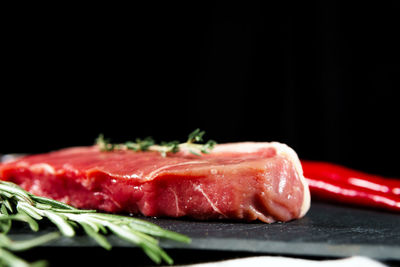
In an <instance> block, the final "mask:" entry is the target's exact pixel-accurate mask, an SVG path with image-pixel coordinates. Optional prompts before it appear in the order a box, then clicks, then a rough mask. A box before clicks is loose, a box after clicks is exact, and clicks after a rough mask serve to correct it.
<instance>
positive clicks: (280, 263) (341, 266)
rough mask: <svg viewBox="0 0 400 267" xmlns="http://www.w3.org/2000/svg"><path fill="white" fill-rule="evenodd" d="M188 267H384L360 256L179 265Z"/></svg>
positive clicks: (251, 258) (266, 258) (249, 259)
mask: <svg viewBox="0 0 400 267" xmlns="http://www.w3.org/2000/svg"><path fill="white" fill-rule="evenodd" d="M180 266H182V267H183V266H188V267H189V266H190V267H243V266H245V267H275V266H277V267H358V266H359V267H384V266H386V265H384V264H382V263H381V262H379V261H375V260H373V259H370V258H367V257H361V256H354V257H349V258H344V259H335V260H306V259H298V258H290V257H278V256H257V257H247V258H240V259H232V260H225V261H217V262H209V263H200V264H191V265H180Z"/></svg>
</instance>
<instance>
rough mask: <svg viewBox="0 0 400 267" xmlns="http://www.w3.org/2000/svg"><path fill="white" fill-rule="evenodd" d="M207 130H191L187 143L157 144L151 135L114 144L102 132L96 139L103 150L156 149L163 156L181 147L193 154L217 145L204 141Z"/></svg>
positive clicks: (206, 150) (205, 152)
mask: <svg viewBox="0 0 400 267" xmlns="http://www.w3.org/2000/svg"><path fill="white" fill-rule="evenodd" d="M204 134H205V131H201V130H200V129H196V130H194V131H193V132H191V133H190V134H189V136H188V139H187V140H186V142H185V143H180V142H179V141H171V142H161V143H160V144H157V143H156V142H155V140H154V139H153V138H151V137H146V138H144V139H140V138H136V139H135V141H128V142H125V143H122V144H113V143H111V142H110V140H108V139H105V138H104V135H102V134H100V135H99V137H97V139H96V145H97V146H98V147H99V149H100V150H101V151H114V150H133V151H156V152H159V153H161V155H162V156H163V157H166V156H167V153H177V152H179V151H180V150H181V149H184V148H185V149H188V150H189V151H190V152H191V153H192V154H195V155H198V156H199V155H201V153H203V154H207V153H210V151H211V150H212V149H213V147H214V146H215V144H216V142H215V141H213V140H209V141H207V142H206V143H200V142H203V136H204Z"/></svg>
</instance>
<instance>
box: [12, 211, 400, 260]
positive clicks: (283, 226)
mask: <svg viewBox="0 0 400 267" xmlns="http://www.w3.org/2000/svg"><path fill="white" fill-rule="evenodd" d="M148 220H150V221H152V222H154V223H156V224H158V225H160V226H162V227H164V228H167V229H170V230H173V231H177V232H180V233H183V234H187V235H189V236H190V237H191V238H192V243H191V244H189V245H187V244H180V243H176V242H170V241H162V242H161V244H162V246H163V247H164V248H166V249H175V250H187V251H196V250H197V251H221V253H222V252H227V251H230V252H232V251H236V252H238V253H241V252H249V253H263V254H269V255H278V254H279V255H289V256H290V255H292V256H305V257H346V256H352V255H364V256H368V257H371V258H375V259H379V260H395V261H398V260H400V214H393V213H388V212H383V211H382V212H381V211H375V210H367V209H359V208H353V207H344V206H337V205H331V204H326V203H313V204H312V208H311V210H310V211H309V213H308V214H307V215H306V216H305V217H304V218H302V219H300V220H296V221H292V222H289V223H276V224H271V225H268V224H264V223H259V222H256V223H239V222H227V221H225V222H222V221H213V222H196V221H188V220H173V219H148ZM52 230H54V228H52V227H47V228H46V229H44V232H47V231H52ZM30 236H32V233H31V232H30V231H29V229H27V228H23V229H20V230H19V231H16V232H14V234H13V235H12V237H13V238H15V239H23V238H29V237H30ZM110 241H111V243H112V244H113V245H114V249H118V248H121V249H125V248H127V247H130V246H132V245H130V244H127V243H125V242H124V241H122V240H119V239H117V238H115V237H114V236H111V237H110ZM47 246H50V247H53V248H55V247H81V248H83V247H94V246H97V245H96V244H95V243H94V242H93V241H92V240H90V239H89V238H88V237H86V236H77V237H75V238H72V239H70V238H61V239H59V240H57V241H55V242H53V243H51V244H49V245H47Z"/></svg>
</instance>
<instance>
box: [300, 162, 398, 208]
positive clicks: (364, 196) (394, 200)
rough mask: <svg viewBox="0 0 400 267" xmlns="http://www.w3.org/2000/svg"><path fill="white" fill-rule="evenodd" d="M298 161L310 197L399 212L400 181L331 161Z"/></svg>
mask: <svg viewBox="0 0 400 267" xmlns="http://www.w3.org/2000/svg"><path fill="white" fill-rule="evenodd" d="M301 163H302V166H303V171H304V176H305V177H306V178H307V181H308V183H309V187H310V191H311V195H312V197H316V198H320V199H325V200H330V201H335V202H341V203H347V204H352V205H359V206H366V207H375V208H381V209H386V210H391V211H400V180H395V179H388V178H384V177H382V176H377V175H370V174H367V173H365V172H361V171H356V170H352V169H350V168H347V167H343V166H341V165H337V164H333V163H327V162H318V161H305V160H303V161H302V162H301Z"/></svg>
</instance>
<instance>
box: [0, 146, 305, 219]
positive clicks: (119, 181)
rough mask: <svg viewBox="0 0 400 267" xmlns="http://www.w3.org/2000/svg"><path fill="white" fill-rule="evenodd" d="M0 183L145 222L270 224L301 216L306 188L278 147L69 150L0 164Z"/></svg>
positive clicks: (287, 152) (294, 163)
mask: <svg viewBox="0 0 400 267" xmlns="http://www.w3.org/2000/svg"><path fill="white" fill-rule="evenodd" d="M0 179H2V180H8V181H12V182H15V183H17V184H19V185H20V186H21V187H23V188H24V189H26V190H28V191H30V192H32V193H34V194H36V195H39V196H45V197H50V198H53V199H55V200H59V201H62V202H65V203H67V204H70V205H73V206H75V207H78V208H86V209H97V210H103V211H107V212H114V213H142V214H143V215H145V216H161V217H162V216H170V217H182V216H187V217H191V218H195V219H241V220H248V221H251V220H256V219H259V220H261V221H264V222H267V223H271V222H274V221H289V220H292V219H296V218H300V217H302V216H303V215H304V214H305V213H306V212H307V210H308V208H309V205H310V195H309V189H308V186H307V184H306V182H305V179H304V177H303V172H302V168H301V165H300V161H299V159H298V157H297V155H296V153H295V152H294V151H293V150H292V149H290V148H289V147H288V146H286V145H283V144H280V143H250V142H245V143H232V144H221V145H217V146H216V147H215V148H214V149H213V151H212V153H210V154H203V155H201V156H196V155H193V154H191V153H189V152H188V151H181V152H178V153H176V154H168V156H167V157H162V156H161V155H160V154H159V153H157V152H133V151H126V150H123V151H112V152H101V151H100V150H99V149H98V147H96V146H92V147H74V148H67V149H63V150H59V151H55V152H50V153H46V154H39V155H32V156H26V157H24V158H21V159H19V160H16V161H14V162H9V163H5V164H2V165H0Z"/></svg>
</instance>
